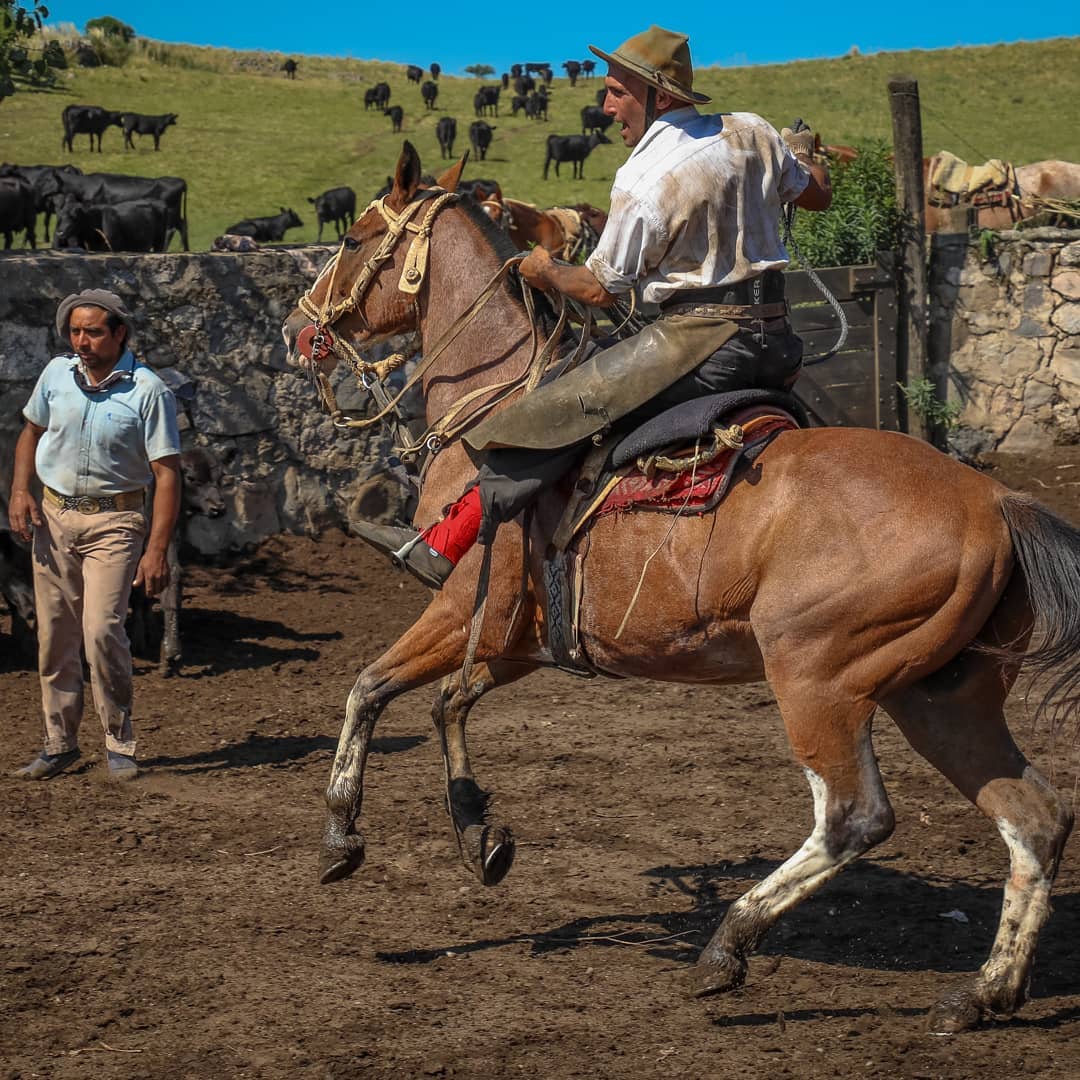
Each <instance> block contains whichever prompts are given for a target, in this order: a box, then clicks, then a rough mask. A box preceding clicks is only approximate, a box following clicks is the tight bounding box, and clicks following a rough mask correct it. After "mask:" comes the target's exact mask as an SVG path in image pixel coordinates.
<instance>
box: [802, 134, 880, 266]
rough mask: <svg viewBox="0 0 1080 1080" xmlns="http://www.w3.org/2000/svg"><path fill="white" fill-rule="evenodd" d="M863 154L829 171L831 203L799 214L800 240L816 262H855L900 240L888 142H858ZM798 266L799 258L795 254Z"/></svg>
mask: <svg viewBox="0 0 1080 1080" xmlns="http://www.w3.org/2000/svg"><path fill="white" fill-rule="evenodd" d="M855 149H857V150H858V151H859V154H858V156H857V157H856V158H855V159H854V160H852V161H848V162H840V163H838V164H836V165H835V166H834V167H832V168H831V169H830V170H829V171H830V174H831V177H832V189H833V199H832V206H831V207H830V208H829V209H828V210H825V211H822V212H820V213H813V212H810V211H805V210H804V211H800V212H799V213H797V214H796V215H795V228H794V230H793V231H794V235H795V243H796V244H798V246H799V251H800V252H801V253H802V256H803V258H804V259H806V261H807V262H809V263H810V265H811V266H856V265H859V264H861V263H869V262H873V261H874V253H875V252H877V251H892V250H894V249H895V248H896V246H897V239H898V234H899V220H900V219H899V215H898V213H897V209H896V179H895V177H894V175H893V166H892V162H891V161H890V160H889V154H890V150H889V147H888V145H887V144H886V143H884V142H881V141H877V140H873V141H869V140H868V141H865V142H861V143H856V145H855ZM792 266H793V268H797V267H798V260H793V262H792Z"/></svg>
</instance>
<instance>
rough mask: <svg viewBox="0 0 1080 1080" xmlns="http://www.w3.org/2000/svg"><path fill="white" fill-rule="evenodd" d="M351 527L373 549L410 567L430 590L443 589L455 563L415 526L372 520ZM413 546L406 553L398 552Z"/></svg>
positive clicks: (403, 565)
mask: <svg viewBox="0 0 1080 1080" xmlns="http://www.w3.org/2000/svg"><path fill="white" fill-rule="evenodd" d="M349 528H350V530H351V531H352V532H353V533H354V534H355V535H356V536H358V537H360V539H361V540H366V541H367V543H369V544H370V545H371V546H372V547H373V548H376V549H377V550H378V551H381V552H382V553H383V554H384V555H389V556H390V561H391V562H392V563H393V564H394V565H395V566H396V567H398V568H399V569H402V570H408V571H409V573H410V574H412V576H413V577H414V578H416V579H417V580H418V581H422V582H423V583H424V584H425V585H427V586H428V588H430V589H436V590H438V589H441V588H442V587H443V585H445V584H446V579H447V578H448V577H449V576H450V574H451V572H452V571H453V569H454V564H453V563H452V562H451V561H450V560H449V559H448V558H447V557H446V556H445V555H440V554H439V552H437V551H436V550H435V549H434V548H432V547H428V545H427V544H425V543H424V541H423V540H420V539H419V534H418V533H417V532H416V530H415V529H405V528H402V527H401V526H398V525H376V524H374V522H370V521H351V522H349ZM406 545H410V546H409V548H408V550H407V551H405V552H404V554H399V552H401V551H402V549H404V548H405V546H406Z"/></svg>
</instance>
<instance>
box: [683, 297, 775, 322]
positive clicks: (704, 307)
mask: <svg viewBox="0 0 1080 1080" xmlns="http://www.w3.org/2000/svg"><path fill="white" fill-rule="evenodd" d="M662 310H663V313H664V314H665V315H700V316H702V317H703V318H706V319H730V320H731V321H732V322H759V321H763V320H769V321H772V320H776V319H779V320H781V321H784V320H785V319H786V318H787V315H788V306H787V301H786V300H780V301H778V302H777V303H775V304H697V303H694V302H689V303H685V304H684V303H681V302H680V303H676V302H674V301H673V302H671V303H667V304H664V306H663V308H662Z"/></svg>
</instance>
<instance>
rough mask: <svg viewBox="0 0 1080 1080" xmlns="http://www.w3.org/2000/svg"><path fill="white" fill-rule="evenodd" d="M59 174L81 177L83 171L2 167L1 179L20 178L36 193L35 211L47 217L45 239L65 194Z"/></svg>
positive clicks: (63, 167)
mask: <svg viewBox="0 0 1080 1080" xmlns="http://www.w3.org/2000/svg"><path fill="white" fill-rule="evenodd" d="M59 173H70V174H72V175H74V176H81V175H82V170H81V169H77V168H76V167H75V166H74V165H7V164H4V165H0V177H2V176H18V177H21V178H22V179H23V180H25V181H26V183H28V184H29V185H30V187H31V188H32V189H33V192H34V211H35V213H38V214H44V215H45V239H46V240H48V239H49V222H50V221H51V219H52V216H53V213H54V212H55V210H54V205H55V203H56V202H57V200H58V198H59V196H60V195H61V193H62V192H63V188H62V186H61V184H60V178H59V175H58V174H59Z"/></svg>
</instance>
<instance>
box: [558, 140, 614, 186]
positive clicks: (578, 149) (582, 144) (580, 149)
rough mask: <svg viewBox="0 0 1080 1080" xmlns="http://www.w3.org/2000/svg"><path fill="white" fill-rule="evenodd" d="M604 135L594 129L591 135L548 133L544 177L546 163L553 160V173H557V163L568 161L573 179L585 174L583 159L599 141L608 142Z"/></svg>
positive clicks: (578, 178) (580, 177)
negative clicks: (571, 167) (571, 168)
mask: <svg viewBox="0 0 1080 1080" xmlns="http://www.w3.org/2000/svg"><path fill="white" fill-rule="evenodd" d="M610 142H611V140H610V139H609V138H608V137H607V136H606V135H601V134H600V133H599V132H596V131H594V132H593V133H592V134H591V135H588V136H586V135H549V136H548V137H547V157H545V158H544V179H545V180H546V179H547V178H548V165H550V164H551V162H553V161H554V162H555V175H556V176H558V175H559V165H560V164H562V163H565V162H567V161H569V162H570V163H571V164H572V166H573V176H574V179H575V180H580V179H582V178H583V177H584V175H585V159H586V158H587V157H588V156H589V154H590V153H592V151H593V150H595V149H596V147H597V146H599V145H600V143H610Z"/></svg>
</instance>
